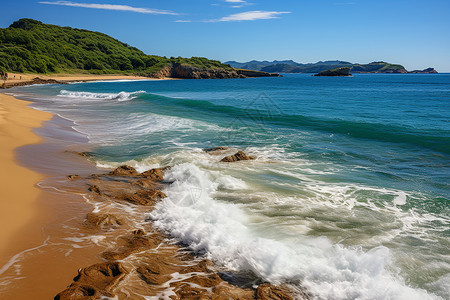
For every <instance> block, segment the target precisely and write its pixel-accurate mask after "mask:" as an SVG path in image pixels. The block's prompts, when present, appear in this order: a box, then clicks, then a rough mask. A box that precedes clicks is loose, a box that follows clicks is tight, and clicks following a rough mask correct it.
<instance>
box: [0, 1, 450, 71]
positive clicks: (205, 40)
mask: <svg viewBox="0 0 450 300" xmlns="http://www.w3.org/2000/svg"><path fill="white" fill-rule="evenodd" d="M19 18H33V19H37V20H40V21H42V22H45V23H50V24H55V25H61V26H71V27H77V28H83V29H89V30H94V31H101V32H104V33H106V34H108V35H111V36H113V37H114V38H117V39H119V40H121V41H123V42H126V43H128V44H130V45H133V46H135V47H137V48H139V49H141V50H143V51H144V52H145V53H148V54H156V55H162V56H168V57H170V56H184V57H191V56H205V57H208V58H212V59H218V60H221V61H227V60H236V61H248V60H252V59H257V60H274V59H279V60H281V59H293V60H295V61H297V62H303V63H306V62H316V61H319V60H335V59H339V60H346V61H350V62H358V63H369V62H372V61H380V60H384V61H388V62H392V63H399V64H402V65H404V66H405V67H406V68H407V69H408V70H412V69H424V68H427V67H435V68H436V69H437V70H438V71H439V72H450V1H449V0H409V1H404V0H278V1H273V0H165V1H156V0H133V1H130V0H73V1H54V0H41V1H39V0H36V1H31V0H15V1H6V0H5V1H2V5H1V10H0V27H7V26H9V25H10V24H11V23H12V22H13V21H15V20H17V19H19Z"/></svg>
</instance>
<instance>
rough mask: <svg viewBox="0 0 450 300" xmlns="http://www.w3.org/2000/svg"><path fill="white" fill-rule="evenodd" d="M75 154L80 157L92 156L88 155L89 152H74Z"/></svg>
mask: <svg viewBox="0 0 450 300" xmlns="http://www.w3.org/2000/svg"><path fill="white" fill-rule="evenodd" d="M76 153H77V154H78V155H79V156H82V157H91V156H92V153H90V152H76Z"/></svg>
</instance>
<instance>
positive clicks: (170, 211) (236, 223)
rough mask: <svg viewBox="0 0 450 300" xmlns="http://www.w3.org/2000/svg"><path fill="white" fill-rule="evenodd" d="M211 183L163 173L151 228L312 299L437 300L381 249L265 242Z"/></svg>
mask: <svg viewBox="0 0 450 300" xmlns="http://www.w3.org/2000/svg"><path fill="white" fill-rule="evenodd" d="M214 177H215V176H214V175H213V174H211V173H209V172H207V171H205V170H202V169H200V168H199V167H197V166H195V165H193V164H191V163H184V164H180V165H177V166H175V167H173V168H172V169H171V170H170V171H168V172H167V175H166V179H167V180H170V181H172V180H174V181H175V182H174V183H173V184H172V185H171V186H170V187H169V188H168V189H167V190H166V191H165V192H166V194H167V196H168V197H167V198H166V199H164V200H163V201H162V202H160V203H159V204H157V205H156V208H155V210H154V211H153V212H152V213H150V214H149V216H150V218H152V219H153V220H154V223H155V225H156V226H158V227H159V228H160V229H162V230H166V231H168V232H170V234H171V235H172V236H174V237H176V238H178V239H180V240H182V241H183V242H184V243H186V244H188V245H189V246H190V247H191V248H192V249H193V250H194V251H206V252H207V255H208V256H209V257H210V258H212V259H213V260H214V261H216V262H217V263H219V264H221V265H223V266H225V267H227V268H230V269H232V270H249V271H252V272H253V273H254V274H256V275H257V276H259V277H261V278H263V279H264V280H268V281H270V282H274V283H277V282H280V281H289V282H296V281H299V280H301V282H302V284H303V285H304V286H305V287H307V288H308V289H309V290H310V291H311V292H312V293H313V294H314V295H315V297H316V298H317V299H408V300H411V299H439V297H437V296H434V295H429V294H427V292H426V291H424V290H421V289H413V288H411V287H408V286H406V285H405V284H404V283H403V282H402V280H401V279H399V278H397V277H396V276H394V275H393V274H391V273H390V272H389V271H388V270H387V269H388V267H392V266H391V265H390V251H389V249H388V248H386V247H382V246H381V247H375V248H373V249H372V250H370V251H363V250H361V249H358V248H346V247H343V246H341V245H339V244H333V243H331V242H330V241H329V240H328V239H327V238H323V237H322V238H320V237H319V238H314V237H308V236H301V235H298V236H296V237H294V238H291V239H277V238H273V237H271V238H267V237H265V235H264V231H263V230H261V228H255V227H254V224H252V223H251V219H250V218H249V216H247V214H246V213H245V212H244V211H243V210H242V209H240V208H239V206H238V205H234V204H231V203H225V202H221V201H217V200H215V199H213V198H212V195H213V194H214V193H215V192H216V191H217V189H218V188H219V186H220V183H218V182H217V181H213V180H214Z"/></svg>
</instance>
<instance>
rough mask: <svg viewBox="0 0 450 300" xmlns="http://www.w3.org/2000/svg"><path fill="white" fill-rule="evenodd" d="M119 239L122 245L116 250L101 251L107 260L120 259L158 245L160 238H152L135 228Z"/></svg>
mask: <svg viewBox="0 0 450 300" xmlns="http://www.w3.org/2000/svg"><path fill="white" fill-rule="evenodd" d="M120 241H121V243H122V245H121V247H119V249H118V250H116V251H106V252H103V253H102V257H103V258H105V259H106V260H109V261H113V260H121V259H124V258H125V257H128V256H129V255H130V254H133V253H135V252H140V251H143V250H147V249H153V248H155V247H156V246H158V245H159V243H160V242H161V239H160V238H153V239H152V238H150V237H148V236H145V233H144V232H143V231H142V230H136V231H134V232H133V234H132V235H131V236H127V237H122V238H121V239H120Z"/></svg>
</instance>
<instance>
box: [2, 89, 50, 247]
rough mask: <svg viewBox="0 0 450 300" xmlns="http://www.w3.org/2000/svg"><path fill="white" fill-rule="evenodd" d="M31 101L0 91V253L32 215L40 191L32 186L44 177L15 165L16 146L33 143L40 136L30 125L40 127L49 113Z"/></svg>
mask: <svg viewBox="0 0 450 300" xmlns="http://www.w3.org/2000/svg"><path fill="white" fill-rule="evenodd" d="M30 103H31V102H27V101H23V100H18V99H16V98H14V97H13V96H9V95H4V94H0V144H1V145H2V147H1V150H0V162H1V164H2V166H3V167H4V168H5V170H7V171H4V172H1V173H0V182H1V184H2V187H1V189H0V195H1V197H0V198H1V199H2V201H0V212H1V217H0V227H1V228H2V230H1V231H0V254H2V253H3V252H5V251H6V248H7V246H8V243H9V241H10V240H11V239H12V238H13V236H14V234H15V233H16V232H18V231H19V230H20V229H21V228H22V227H23V226H25V225H27V224H28V223H29V222H30V220H31V219H32V218H33V216H34V215H35V213H36V212H35V208H34V205H35V202H36V199H37V197H38V196H39V194H40V190H39V188H38V187H36V186H35V185H36V184H37V183H38V182H39V181H40V180H42V179H43V178H44V176H43V175H41V174H39V173H37V172H34V171H31V170H29V169H27V168H25V167H23V166H21V165H20V164H19V162H18V161H17V158H16V149H17V148H19V147H22V146H25V145H29V144H37V143H40V142H41V141H42V138H41V137H39V136H38V135H36V134H35V133H33V128H36V127H40V126H42V124H43V122H45V121H48V120H50V119H51V116H52V114H50V113H47V112H43V111H38V110H35V109H32V108H30V107H28V105H29V104H30Z"/></svg>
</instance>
